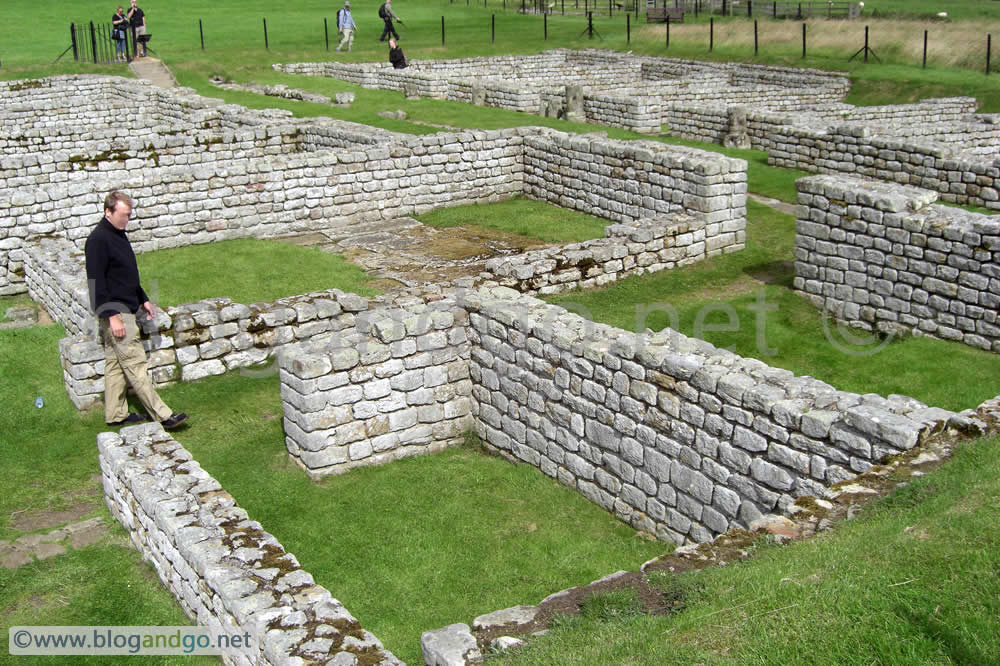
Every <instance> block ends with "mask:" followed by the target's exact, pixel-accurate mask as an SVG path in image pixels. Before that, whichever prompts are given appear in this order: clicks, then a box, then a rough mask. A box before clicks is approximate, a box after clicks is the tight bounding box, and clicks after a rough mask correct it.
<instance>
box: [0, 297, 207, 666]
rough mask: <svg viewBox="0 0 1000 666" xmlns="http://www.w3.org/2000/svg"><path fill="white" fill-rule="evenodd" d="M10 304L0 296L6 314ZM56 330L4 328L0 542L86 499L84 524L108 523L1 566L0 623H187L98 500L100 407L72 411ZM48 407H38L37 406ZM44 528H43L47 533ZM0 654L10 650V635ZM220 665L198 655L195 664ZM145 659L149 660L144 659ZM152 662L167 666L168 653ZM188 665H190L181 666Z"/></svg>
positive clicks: (0, 336) (0, 343)
mask: <svg viewBox="0 0 1000 666" xmlns="http://www.w3.org/2000/svg"><path fill="white" fill-rule="evenodd" d="M13 300H15V299H10V298H6V297H5V298H0V304H2V306H3V307H4V308H6V307H8V303H10V302H12V301H13ZM64 336H65V331H64V330H63V328H62V327H61V326H44V327H42V326H36V327H33V328H25V329H11V330H3V331H0V358H3V363H0V402H2V404H3V405H4V409H2V410H0V450H2V451H3V475H4V488H5V491H4V492H3V493H0V539H4V540H14V539H16V538H18V537H20V536H23V534H24V532H22V531H21V530H18V529H14V528H13V527H12V526H11V523H12V521H13V520H14V519H15V518H16V517H18V516H23V515H29V514H35V515H37V514H39V513H40V512H47V511H64V510H66V509H69V508H70V507H72V506H74V505H79V504H81V503H92V504H93V511H92V512H90V513H89V514H86V515H84V516H81V519H85V518H87V517H92V516H102V517H103V518H104V520H105V522H106V523H107V524H109V525H111V532H110V535H109V536H108V537H107V538H105V539H104V540H103V541H102V543H100V544H96V545H93V546H88V547H86V548H83V549H80V550H72V549H71V550H70V551H69V552H68V553H66V554H64V555H59V556H56V557H53V558H50V559H48V560H44V561H38V562H34V563H31V564H26V565H24V566H21V567H19V568H17V569H13V570H11V569H0V608H3V609H4V612H3V624H4V625H6V626H13V625H137V626H143V625H167V626H169V625H184V624H190V621H189V620H188V619H187V618H186V617H185V616H184V613H183V612H182V611H181V610H180V607H179V606H178V605H177V602H176V600H175V599H174V598H173V596H172V595H171V594H170V593H169V592H168V591H167V590H166V588H164V587H163V586H162V585H161V584H160V582H159V580H157V578H156V574H155V573H153V572H152V570H151V569H150V567H149V566H148V565H146V564H145V563H144V562H143V561H142V558H141V557H140V555H139V553H138V552H136V551H135V550H134V549H133V548H132V546H131V544H130V543H128V540H127V539H126V537H125V533H124V530H122V529H121V528H120V527H119V526H118V525H117V523H116V522H114V520H113V519H112V518H111V516H110V514H109V513H108V511H107V509H106V508H105V506H104V503H103V501H102V500H101V499H100V481H99V480H95V475H99V474H100V468H99V466H98V463H97V455H96V453H97V446H96V443H95V442H96V434H97V433H98V432H100V431H101V430H102V429H103V425H104V419H103V413H101V410H92V411H89V412H83V413H81V412H78V411H77V410H76V409H75V408H74V407H73V405H72V403H70V401H69V399H68V398H67V397H66V393H65V389H64V388H63V377H62V368H61V367H60V364H59V350H58V342H59V339H60V338H62V337H64ZM36 396H42V397H43V398H44V401H45V404H44V407H43V408H42V409H36V408H35V406H34V400H35V397H36ZM48 531H49V530H42V532H48ZM0 633H2V636H3V638H2V641H3V642H2V644H0V651H2V652H3V654H6V653H7V640H8V634H7V632H6V631H3V632H0ZM74 659H79V660H80V661H82V662H83V663H117V660H120V658H118V657H88V658H83V657H77V658H74ZM19 660H20V661H24V663H29V662H30V663H65V662H66V657H65V656H62V657H21V658H19ZM213 661H214V662H216V663H217V660H211V661H209V660H206V659H204V658H196V659H195V660H194V661H192V662H191V663H196V664H197V663H212V662H213ZM144 663H145V662H144ZM149 663H173V660H172V659H171V658H169V657H155V658H151V659H150V661H149ZM185 663H187V662H185Z"/></svg>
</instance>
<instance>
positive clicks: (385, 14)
mask: <svg viewBox="0 0 1000 666" xmlns="http://www.w3.org/2000/svg"><path fill="white" fill-rule="evenodd" d="M378 17H379V18H380V19H382V20H383V21H385V30H383V31H382V36H381V37H379V38H378V41H380V42H384V41H385V38H386V37H387V36H389V35H392V36H393V37H394V38H395V39H399V33H397V32H396V29H395V28H394V27H393V26H392V22H393V21H397V22H399V23H402V22H403V19H401V18H399V17H398V16H396V15H395V14H393V13H392V0H385V2H383V3H382V6H381V7H379V8H378Z"/></svg>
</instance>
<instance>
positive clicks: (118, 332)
mask: <svg viewBox="0 0 1000 666" xmlns="http://www.w3.org/2000/svg"><path fill="white" fill-rule="evenodd" d="M108 325H109V326H111V335H113V336H115V337H116V338H118V339H119V340H120V339H121V338H124V337H125V322H123V321H122V316H121V315H118V314H114V315H111V316H110V317H108Z"/></svg>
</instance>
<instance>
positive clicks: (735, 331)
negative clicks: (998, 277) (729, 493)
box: [548, 201, 1000, 410]
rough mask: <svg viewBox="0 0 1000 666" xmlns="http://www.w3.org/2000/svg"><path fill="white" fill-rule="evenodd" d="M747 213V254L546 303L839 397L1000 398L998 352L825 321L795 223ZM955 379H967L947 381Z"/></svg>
mask: <svg viewBox="0 0 1000 666" xmlns="http://www.w3.org/2000/svg"><path fill="white" fill-rule="evenodd" d="M747 208H748V226H747V247H746V249H745V250H744V251H742V252H736V253H733V254H729V255H723V256H720V257H715V258H712V259H709V260H707V261H704V262H701V263H699V264H695V265H692V266H686V267H684V268H681V269H677V270H673V271H664V272H662V273H655V274H652V275H645V276H640V277H635V278H629V279H627V280H622V281H620V282H617V283H614V284H612V285H609V286H608V287H606V288H603V289H599V290H591V291H585V292H571V293H568V294H563V295H559V296H556V297H550V298H549V299H548V300H549V301H550V302H552V303H557V304H559V305H562V306H563V307H566V308H568V309H570V310H572V311H574V312H577V313H579V314H581V315H584V316H586V317H588V318H590V319H593V320H595V321H600V322H604V323H607V324H611V325H613V326H617V327H619V328H624V329H626V330H632V331H642V330H645V329H646V328H650V329H652V330H654V331H657V330H660V329H662V328H664V327H670V328H673V329H675V330H679V331H680V332H682V333H684V334H685V335H691V336H694V337H698V338H702V339H705V340H708V341H709V342H711V343H713V344H715V345H716V346H718V347H724V348H726V349H729V350H731V351H733V352H735V353H737V354H740V355H743V356H749V357H753V358H759V359H761V360H763V361H765V362H766V363H768V364H769V365H772V366H777V367H782V368H787V369H789V370H792V371H793V372H795V373H796V374H799V375H811V376H813V377H816V378H818V379H821V380H823V381H825V382H828V383H830V384H832V385H833V386H835V387H836V388H838V389H840V390H843V391H853V392H856V393H870V392H871V393H878V394H880V395H888V394H891V393H901V394H904V395H909V396H912V397H914V398H917V399H918V400H921V401H923V402H926V403H927V404H930V405H935V406H938V407H944V408H946V409H951V410H962V409H966V408H969V407H975V406H977V405H979V404H980V403H981V402H982V401H983V400H986V399H988V398H991V397H993V396H995V395H996V394H997V382H996V378H997V377H1000V356H998V355H997V354H991V353H989V352H985V351H981V350H978V349H973V348H971V347H968V346H966V345H962V344H958V343H952V342H946V341H943V340H935V339H931V338H915V337H906V338H902V339H897V340H895V341H891V342H890V343H889V344H883V341H882V340H880V339H879V338H876V337H871V336H868V335H867V334H864V333H860V334H859V333H852V332H850V331H847V332H846V334H845V331H843V330H842V329H840V328H839V327H837V326H835V325H834V324H833V323H832V322H826V323H825V322H824V320H823V317H822V315H821V313H820V312H819V311H818V310H816V308H814V307H813V306H812V305H811V304H809V303H808V302H807V301H806V300H805V299H803V298H802V297H800V296H798V295H797V294H795V293H794V292H793V291H792V290H791V281H792V278H793V277H794V268H793V266H792V264H791V261H792V257H793V253H792V249H793V247H794V242H795V220H794V218H793V217H791V216H790V215H785V214H782V213H779V212H777V211H774V210H771V209H770V208H767V207H766V206H763V205H761V204H757V203H755V202H753V201H750V202H748V206H747ZM852 336H858V337H859V339H857V340H855V339H853V338H852ZM928 359H934V363H933V364H931V363H929V362H928ZM956 373H958V374H960V375H961V377H962V381H960V382H955V381H951V378H952V377H954V376H956Z"/></svg>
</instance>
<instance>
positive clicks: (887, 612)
mask: <svg viewBox="0 0 1000 666" xmlns="http://www.w3.org/2000/svg"><path fill="white" fill-rule="evenodd" d="M998 498H1000V439H998V438H997V437H993V438H991V439H986V440H980V441H978V442H974V443H969V444H966V445H963V446H961V447H960V448H959V449H958V451H957V454H956V455H955V457H954V458H953V460H952V461H950V462H949V463H948V464H946V465H945V466H944V467H942V468H941V469H939V470H937V471H935V472H934V473H933V474H931V475H930V476H927V477H924V478H920V479H914V480H913V481H912V482H911V483H910V485H908V486H905V487H903V488H902V489H900V490H899V491H897V492H896V493H895V494H893V495H892V496H890V497H889V499H888V500H887V501H883V502H881V503H879V504H876V505H873V506H872V507H870V508H868V509H865V510H864V511H863V512H862V515H861V517H860V518H858V519H855V520H852V521H849V522H845V523H841V524H839V525H838V526H836V527H835V528H834V530H833V531H832V532H830V533H828V534H826V535H824V536H823V537H822V538H818V539H812V540H809V541H803V542H799V543H795V544H792V545H789V546H786V547H780V548H778V547H764V548H762V549H759V550H758V551H757V553H756V554H755V557H753V559H751V560H749V561H747V562H744V563H740V564H736V565H731V566H727V567H721V568H714V569H707V570H704V571H701V572H697V573H688V574H683V575H682V576H680V580H681V581H683V582H682V583H680V584H681V585H682V586H683V587H685V588H687V589H688V590H691V589H692V588H694V589H697V592H696V593H694V594H688V595H687V598H686V603H685V607H684V609H683V610H682V611H680V612H678V613H674V614H672V615H670V616H667V617H649V616H636V615H634V614H633V613H628V612H619V613H593V612H592V613H589V614H587V613H585V614H582V615H581V616H579V617H574V618H564V619H562V620H560V621H559V622H557V623H556V627H555V628H554V630H553V631H552V632H550V633H549V634H548V635H546V636H545V637H543V638H540V639H537V640H534V641H532V643H531V645H530V646H529V647H528V648H527V649H526V650H524V651H523V652H522V653H521V654H520V655H518V656H509V657H504V658H499V659H496V660H491V661H490V662H489V663H491V664H497V665H498V666H499V665H506V666H515V665H516V666H527V665H528V664H540V665H541V664H544V665H548V664H555V663H558V664H566V665H570V664H580V665H590V664H632V665H636V666H638V665H645V664H649V665H650V666H653V665H660V664H667V663H669V664H793V665H798V664H802V665H807V664H808V665H812V664H846V665H853V664H857V665H858V666H861V665H867V664H873V663H876V664H995V663H997V654H996V645H997V637H998V636H1000V596H998V595H997V593H996V592H997V590H998V589H1000V533H998V532H997V529H996V521H995V516H996V512H997V510H1000V499H998ZM651 579H652V581H651V582H653V583H654V584H659V585H661V586H671V585H672V586H676V585H678V582H677V578H676V577H673V576H670V577H662V576H660V575H655V574H654V575H653V576H651ZM621 596H622V595H621V593H619V598H617V599H612V600H610V601H606V602H604V603H603V604H600V606H601V607H604V608H607V607H611V608H625V609H627V608H629V606H628V604H627V599H626V600H625V601H624V602H623V600H622V599H621ZM594 606H599V604H597V603H596V602H595V603H594Z"/></svg>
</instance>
